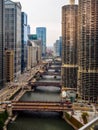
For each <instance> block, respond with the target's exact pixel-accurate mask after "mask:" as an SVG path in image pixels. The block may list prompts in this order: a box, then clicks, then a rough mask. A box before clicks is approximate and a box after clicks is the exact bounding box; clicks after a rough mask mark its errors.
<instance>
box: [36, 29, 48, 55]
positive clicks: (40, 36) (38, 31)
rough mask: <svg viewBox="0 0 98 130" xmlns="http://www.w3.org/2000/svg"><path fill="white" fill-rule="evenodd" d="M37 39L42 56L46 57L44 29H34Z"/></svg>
mask: <svg viewBox="0 0 98 130" xmlns="http://www.w3.org/2000/svg"><path fill="white" fill-rule="evenodd" d="M36 34H37V38H38V39H39V40H41V41H42V56H45V55H46V28H45V27H37V28H36Z"/></svg>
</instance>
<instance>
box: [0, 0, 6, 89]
mask: <svg viewBox="0 0 98 130" xmlns="http://www.w3.org/2000/svg"><path fill="white" fill-rule="evenodd" d="M4 12H5V11H4V0H0V89H2V87H3V86H4V83H5V80H6V79H5V63H4V62H5V59H4V58H5V54H4V53H5V29H4V19H5V17H4Z"/></svg>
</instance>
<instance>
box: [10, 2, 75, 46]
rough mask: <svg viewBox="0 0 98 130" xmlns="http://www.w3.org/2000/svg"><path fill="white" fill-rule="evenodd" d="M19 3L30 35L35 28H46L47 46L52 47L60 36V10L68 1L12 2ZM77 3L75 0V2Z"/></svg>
mask: <svg viewBox="0 0 98 130" xmlns="http://www.w3.org/2000/svg"><path fill="white" fill-rule="evenodd" d="M12 1H19V2H20V3H21V5H22V11H23V12H25V13H27V15H28V24H29V25H30V26H31V33H32V34H35V33H36V27H46V28H47V42H46V44H47V46H52V45H53V44H54V43H55V41H56V40H57V39H59V36H61V21H62V18H61V17H62V16H61V8H62V6H64V5H66V4H69V1H70V0H12ZM76 3H77V0H76Z"/></svg>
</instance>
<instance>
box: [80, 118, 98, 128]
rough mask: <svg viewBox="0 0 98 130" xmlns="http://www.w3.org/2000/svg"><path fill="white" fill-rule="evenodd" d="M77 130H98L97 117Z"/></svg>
mask: <svg viewBox="0 0 98 130" xmlns="http://www.w3.org/2000/svg"><path fill="white" fill-rule="evenodd" d="M79 130H98V117H97V118H95V119H93V120H92V121H91V122H89V123H87V124H86V125H84V126H83V127H82V128H80V129H79Z"/></svg>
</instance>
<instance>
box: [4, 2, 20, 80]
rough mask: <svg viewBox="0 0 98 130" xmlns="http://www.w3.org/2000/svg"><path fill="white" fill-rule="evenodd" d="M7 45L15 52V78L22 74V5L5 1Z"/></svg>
mask: <svg viewBox="0 0 98 130" xmlns="http://www.w3.org/2000/svg"><path fill="white" fill-rule="evenodd" d="M5 44H6V49H8V50H13V51H14V77H16V78H17V77H18V75H19V74H20V73H21V4H20V3H19V2H13V1H11V0H5Z"/></svg>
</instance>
